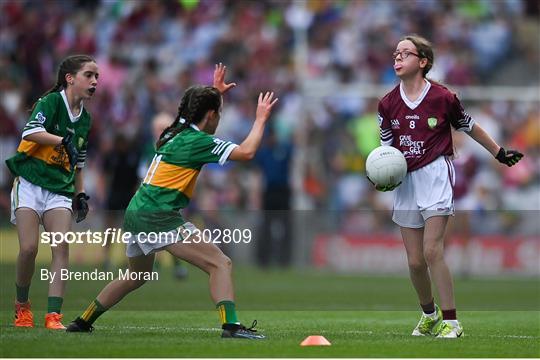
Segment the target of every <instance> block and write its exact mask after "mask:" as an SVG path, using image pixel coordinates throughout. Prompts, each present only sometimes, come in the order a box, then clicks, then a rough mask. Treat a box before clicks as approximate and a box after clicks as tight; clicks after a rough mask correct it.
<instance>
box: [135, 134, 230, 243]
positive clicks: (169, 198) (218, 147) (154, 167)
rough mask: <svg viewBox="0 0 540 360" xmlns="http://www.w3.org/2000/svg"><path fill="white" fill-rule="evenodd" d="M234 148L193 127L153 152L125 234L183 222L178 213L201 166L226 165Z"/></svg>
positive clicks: (169, 226)
mask: <svg viewBox="0 0 540 360" xmlns="http://www.w3.org/2000/svg"><path fill="white" fill-rule="evenodd" d="M236 146H237V145H236V144H234V143H232V142H230V141H223V140H220V139H218V138H215V137H213V136H211V135H208V134H207V133H205V132H203V131H199V130H198V129H197V127H196V126H194V125H192V127H190V128H187V129H185V130H183V131H181V132H180V133H178V134H177V135H176V136H175V137H174V138H172V139H171V140H169V141H168V142H167V143H165V144H164V145H162V146H161V148H160V149H159V150H157V151H156V154H155V155H154V158H153V160H152V163H151V164H150V167H149V168H148V171H147V173H146V176H145V177H144V180H143V182H142V184H141V186H140V187H139V189H138V190H137V193H136V194H135V195H134V196H133V198H132V199H131V202H130V203H129V205H128V208H127V211H126V217H125V222H124V227H125V229H124V230H125V231H129V232H132V233H139V232H151V231H155V232H159V231H170V230H173V229H175V228H177V227H178V226H180V225H182V224H183V223H184V222H185V220H184V219H183V218H182V214H181V213H180V210H181V209H183V208H185V207H186V206H187V205H188V204H189V200H190V199H191V197H192V196H193V190H194V189H195V182H196V181H197V176H198V175H199V172H200V171H201V168H202V166H203V165H204V164H208V163H219V164H220V165H223V164H225V162H226V161H227V159H228V157H229V155H230V154H231V152H232V151H233V149H234V148H235V147H236Z"/></svg>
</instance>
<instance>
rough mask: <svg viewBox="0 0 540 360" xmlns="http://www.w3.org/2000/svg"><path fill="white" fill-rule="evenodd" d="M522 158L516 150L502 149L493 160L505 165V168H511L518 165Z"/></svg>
mask: <svg viewBox="0 0 540 360" xmlns="http://www.w3.org/2000/svg"><path fill="white" fill-rule="evenodd" d="M522 157H523V154H522V153H520V152H519V151H516V150H504V148H503V147H501V149H500V150H499V152H498V153H497V156H495V159H497V160H499V162H500V163H502V164H506V166H513V165H516V164H517V163H518V161H519V160H521V158H522Z"/></svg>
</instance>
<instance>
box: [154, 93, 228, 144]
mask: <svg viewBox="0 0 540 360" xmlns="http://www.w3.org/2000/svg"><path fill="white" fill-rule="evenodd" d="M220 106H221V93H220V92H219V90H218V89H216V88H215V87H212V86H200V85H196V86H191V87H190V88H188V89H187V90H186V92H185V93H184V96H182V100H180V106H178V114H177V115H176V119H174V122H173V123H172V124H171V126H169V127H167V128H166V129H165V130H163V132H162V133H161V135H160V137H159V140H158V141H157V143H156V149H159V148H160V147H161V146H162V145H163V144H165V143H166V142H167V141H169V140H170V139H172V138H173V137H174V136H175V135H176V134H178V133H179V132H181V131H182V130H184V129H186V128H187V127H189V126H190V125H191V124H198V123H200V122H201V121H202V120H203V119H204V115H206V113H207V111H209V110H214V111H219V107H220ZM179 124H180V126H179Z"/></svg>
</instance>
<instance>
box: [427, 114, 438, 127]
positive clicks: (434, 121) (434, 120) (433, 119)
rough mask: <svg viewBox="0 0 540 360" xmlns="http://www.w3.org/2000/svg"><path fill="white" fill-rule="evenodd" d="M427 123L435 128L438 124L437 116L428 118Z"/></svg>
mask: <svg viewBox="0 0 540 360" xmlns="http://www.w3.org/2000/svg"><path fill="white" fill-rule="evenodd" d="M427 124H428V126H429V128H430V129H434V128H435V126H437V118H436V117H430V118H429V119H427Z"/></svg>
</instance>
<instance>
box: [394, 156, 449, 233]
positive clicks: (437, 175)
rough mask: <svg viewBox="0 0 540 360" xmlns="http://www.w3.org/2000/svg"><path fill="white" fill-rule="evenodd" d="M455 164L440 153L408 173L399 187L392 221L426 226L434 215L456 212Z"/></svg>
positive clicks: (403, 225) (400, 223) (416, 226)
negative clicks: (424, 164) (427, 162)
mask: <svg viewBox="0 0 540 360" xmlns="http://www.w3.org/2000/svg"><path fill="white" fill-rule="evenodd" d="M454 182H455V176H454V165H453V164H452V161H450V159H448V158H447V157H446V156H440V157H439V158H437V159H436V160H434V161H433V162H431V163H429V164H427V165H426V166H424V167H422V168H420V169H417V170H415V171H412V172H410V173H407V175H406V176H405V178H404V179H403V182H402V183H401V185H400V186H398V187H397V188H396V190H395V191H396V193H395V197H394V211H393V214H392V220H393V221H394V222H395V223H396V224H398V225H399V226H402V227H407V228H422V227H424V225H425V222H426V219H428V218H430V217H432V216H444V215H453V214H454V191H453V186H454Z"/></svg>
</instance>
